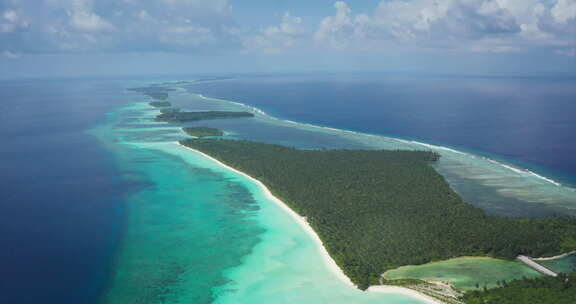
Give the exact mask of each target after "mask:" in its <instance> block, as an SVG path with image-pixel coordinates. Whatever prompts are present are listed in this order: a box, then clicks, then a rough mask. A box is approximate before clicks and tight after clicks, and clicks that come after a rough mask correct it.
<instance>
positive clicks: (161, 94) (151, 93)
mask: <svg viewBox="0 0 576 304" xmlns="http://www.w3.org/2000/svg"><path fill="white" fill-rule="evenodd" d="M128 90H129V91H133V92H138V93H141V94H142V95H145V96H148V97H150V98H152V99H155V100H166V99H167V98H168V95H169V92H171V91H175V90H176V89H174V88H169V87H164V86H161V85H150V86H147V87H141V88H130V89H128Z"/></svg>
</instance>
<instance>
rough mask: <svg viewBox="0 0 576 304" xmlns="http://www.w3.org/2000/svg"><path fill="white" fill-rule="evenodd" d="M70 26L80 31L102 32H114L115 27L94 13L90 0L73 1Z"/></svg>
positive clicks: (69, 12) (70, 11)
mask: <svg viewBox="0 0 576 304" xmlns="http://www.w3.org/2000/svg"><path fill="white" fill-rule="evenodd" d="M67 13H68V15H69V16H70V25H71V26H72V27H73V28H74V29H75V30H78V31H87V32H100V31H109V30H113V29H114V26H113V25H112V24H110V23H109V22H108V21H106V20H104V19H103V18H102V17H100V16H99V15H97V14H96V13H94V12H93V3H92V1H90V0H73V1H72V3H71V5H70V9H69V10H68V12H67Z"/></svg>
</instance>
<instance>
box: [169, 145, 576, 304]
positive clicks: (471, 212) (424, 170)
mask: <svg viewBox="0 0 576 304" xmlns="http://www.w3.org/2000/svg"><path fill="white" fill-rule="evenodd" d="M180 143H181V144H182V145H184V146H187V147H189V148H192V149H195V150H197V151H200V152H203V153H205V154H207V155H210V156H212V157H214V158H215V159H217V160H219V161H221V162H223V163H225V164H227V165H229V166H231V167H233V168H235V169H237V170H239V171H242V172H245V173H247V174H248V175H250V176H252V177H254V178H256V179H258V180H260V181H261V182H262V183H263V184H264V185H265V186H266V187H267V188H269V189H270V191H271V192H272V193H273V195H274V196H276V197H277V198H279V199H280V200H282V201H283V202H284V203H286V204H287V205H288V206H289V207H290V208H291V209H293V210H294V211H295V212H297V213H298V214H299V215H301V216H302V217H305V218H306V221H307V222H308V224H309V225H310V226H311V227H312V228H313V229H314V230H315V231H316V233H317V234H318V236H319V237H320V239H321V240H322V242H323V244H324V246H325V248H326V249H327V251H328V253H329V254H330V256H331V257H332V258H333V259H334V260H335V262H336V263H337V264H338V266H339V267H340V268H341V269H342V270H343V271H344V273H345V274H346V275H347V276H348V277H349V278H350V279H351V280H352V282H354V284H356V285H357V286H358V287H359V288H360V289H367V288H368V287H369V286H370V285H378V284H390V285H402V286H405V285H413V284H419V283H422V282H421V281H419V280H390V279H386V278H383V277H382V274H383V273H385V272H386V271H389V270H393V269H395V268H398V267H401V266H406V265H422V264H426V263H429V262H435V261H444V260H449V259H452V258H456V257H465V256H471V257H490V258H496V259H498V260H502V261H505V262H506V261H513V260H514V259H515V258H516V257H517V256H518V255H528V256H552V255H558V254H561V253H564V252H569V251H572V250H574V249H575V248H576V243H575V241H576V219H575V218H573V217H552V218H540V219H535V218H509V217H498V216H490V215H487V214H486V213H485V212H484V211H483V210H481V209H479V208H476V207H474V206H472V205H470V204H468V203H465V202H464V201H462V199H461V198H460V197H459V196H458V195H457V194H456V193H455V192H454V191H453V190H452V189H451V188H450V186H449V185H448V184H447V183H446V181H445V180H444V178H443V177H442V176H441V175H440V174H438V173H437V172H436V171H435V170H434V168H432V166H431V164H432V163H433V162H435V161H437V160H438V159H439V157H440V155H439V154H437V153H434V152H428V151H386V150H379V151H375V150H299V149H295V148H290V147H284V146H279V145H273V144H266V143H258V142H249V141H236V140H217V139H187V140H183V141H181V142H180ZM540 279H542V280H543V281H546V280H553V279H556V278H552V277H550V278H536V279H535V280H540ZM525 280H530V279H525ZM504 282H506V281H504ZM512 282H516V281H512ZM522 282H523V281H522ZM538 282H539V281H538ZM479 283H480V284H482V282H479ZM503 284H507V285H506V286H504V285H503ZM518 284H520V285H522V284H528V283H510V284H508V283H502V282H499V284H498V286H499V287H497V288H493V289H486V288H485V286H481V285H479V286H478V287H484V289H485V290H487V291H476V292H475V293H474V294H471V295H470V296H467V297H465V298H463V299H464V300H465V301H467V303H468V302H469V303H484V302H472V301H475V300H472V299H473V298H474V299H483V298H484V297H487V298H490V297H492V295H491V294H489V293H487V292H488V291H490V292H496V291H493V290H500V289H505V290H511V289H508V288H509V287H508V286H516V285H518ZM571 286H572V285H571ZM571 288H572V289H573V288H574V287H571ZM477 289H479V288H477ZM417 290H418V289H417ZM419 291H421V290H419ZM550 292H552V293H553V289H550ZM572 292H573V291H572ZM500 293H502V292H500ZM506 293H507V292H504V293H503V294H506ZM512 293H513V292H512ZM466 294H467V295H468V293H466ZM472 295H473V296H472ZM478 301H480V300H478ZM486 303H492V302H486ZM494 303H495V302H494ZM549 303H552V302H549ZM559 303H560V302H559Z"/></svg>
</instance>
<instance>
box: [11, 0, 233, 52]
mask: <svg viewBox="0 0 576 304" xmlns="http://www.w3.org/2000/svg"><path fill="white" fill-rule="evenodd" d="M2 6H4V7H5V8H4V10H2V9H3V7H2ZM233 26H234V24H233V21H232V18H231V10H230V4H229V1H228V0H98V1H96V0H38V1H15V0H12V1H10V0H7V1H6V3H4V4H0V43H2V44H3V45H10V49H14V50H17V51H20V52H25V53H38V52H62V51H64V52H86V51H89V52H101V51H106V52H123V51H130V52H162V51H169V52H192V53H194V52H214V51H216V50H224V49H227V47H226V46H231V45H232V44H236V45H240V40H239V39H238V38H237V37H235V36H234V35H231V34H230V33H231V31H230V30H229V28H230V27H233ZM18 31H19V32H20V33H19V34H16V32H18ZM2 33H10V34H12V35H2Z"/></svg>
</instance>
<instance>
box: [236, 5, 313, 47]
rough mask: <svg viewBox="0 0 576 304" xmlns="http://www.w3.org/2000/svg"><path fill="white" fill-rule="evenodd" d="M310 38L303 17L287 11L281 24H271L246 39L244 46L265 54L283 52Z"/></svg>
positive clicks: (298, 45)
mask: <svg viewBox="0 0 576 304" xmlns="http://www.w3.org/2000/svg"><path fill="white" fill-rule="evenodd" d="M307 40H308V31H307V30H306V29H305V28H304V26H303V25H302V18H300V17H293V16H291V15H290V13H285V14H284V16H283V17H282V21H281V22H280V24H279V25H276V26H270V27H267V28H264V29H261V30H259V31H258V33H257V34H256V35H249V36H248V37H247V38H245V39H244V47H246V48H247V49H249V50H256V51H258V52H262V53H265V54H276V53H282V52H284V51H287V50H289V49H294V48H297V47H300V46H302V45H303V44H304V42H305V41H307Z"/></svg>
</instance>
